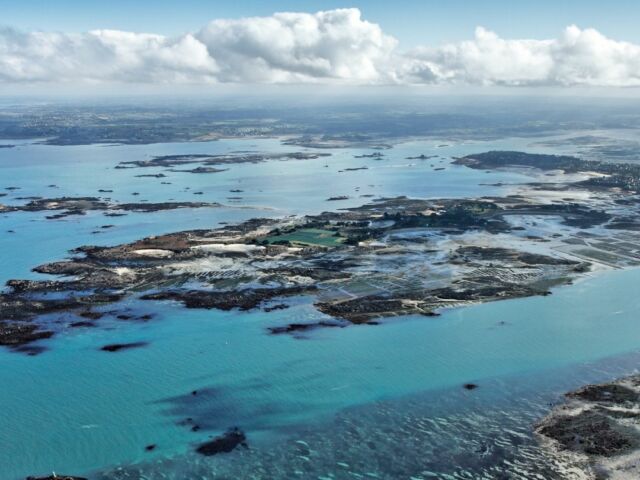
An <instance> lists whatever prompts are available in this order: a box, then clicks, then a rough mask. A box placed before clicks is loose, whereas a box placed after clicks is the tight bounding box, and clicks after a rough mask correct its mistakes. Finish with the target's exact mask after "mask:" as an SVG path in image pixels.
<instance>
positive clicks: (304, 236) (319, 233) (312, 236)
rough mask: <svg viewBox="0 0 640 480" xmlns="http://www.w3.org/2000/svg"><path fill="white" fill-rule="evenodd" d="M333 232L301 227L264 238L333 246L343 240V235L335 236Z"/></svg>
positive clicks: (296, 243)
mask: <svg viewBox="0 0 640 480" xmlns="http://www.w3.org/2000/svg"><path fill="white" fill-rule="evenodd" d="M334 234H335V232H332V231H330V230H323V229H321V228H301V229H300V230H295V231H293V232H290V233H282V234H280V235H270V236H268V237H267V238H265V240H266V241H267V242H268V243H276V242H285V241H288V242H291V244H293V245H317V246H322V247H335V246H338V245H340V244H341V243H342V242H344V238H343V237H335V236H334Z"/></svg>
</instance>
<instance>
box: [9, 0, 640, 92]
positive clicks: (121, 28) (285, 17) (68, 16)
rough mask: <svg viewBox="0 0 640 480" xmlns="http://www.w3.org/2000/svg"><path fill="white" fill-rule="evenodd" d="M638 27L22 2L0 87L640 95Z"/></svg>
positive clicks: (435, 5) (506, 5)
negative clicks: (597, 90) (633, 90)
mask: <svg viewBox="0 0 640 480" xmlns="http://www.w3.org/2000/svg"><path fill="white" fill-rule="evenodd" d="M278 12H291V13H288V14H282V13H278ZM638 18H640V2H639V1H637V0H613V1H608V2H603V1H601V0H600V1H596V0H580V1H577V0H555V1H548V0H537V1H532V0H517V1H514V0H511V1H506V0H446V1H444V0H439V1H436V0H395V1H388V0H387V1H378V0H370V1H359V2H357V1H356V2H351V3H345V2H344V1H334V0H326V1H311V0H297V1H294V0H280V1H271V2H267V1H264V0H262V1H258V0H244V1H243V0H235V1H220V0H208V1H207V0H182V1H169V0H154V1H150V0H136V1H131V0H129V1H124V0H110V1H109V2H105V1H96V0H84V1H80V0H56V1H51V0H49V1H43V0H21V1H15V2H5V5H3V7H2V15H1V16H0V88H2V87H4V88H5V89H6V88H8V87H16V86H25V85H33V86H35V88H45V87H46V86H47V85H84V86H87V85H90V86H96V85H97V86H100V85H105V86H106V85H133V84H136V85H165V86H171V85H222V84H239V85H244V84H252V85H253V84H265V85H266V84H270V85H274V84H276V85H277V84H316V85H340V86H353V85H384V86H390V85H395V86H434V85H446V86H448V87H451V86H454V87H460V88H464V87H470V86H473V87H496V86H498V87H509V88H516V87H527V88H532V87H533V88H538V87H554V88H567V87H569V88H570V87H574V88H575V87H603V88H618V89H619V88H629V87H639V86H640V29H638V28H637V19H638Z"/></svg>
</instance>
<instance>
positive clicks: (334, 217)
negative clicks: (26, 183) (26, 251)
mask: <svg viewBox="0 0 640 480" xmlns="http://www.w3.org/2000/svg"><path fill="white" fill-rule="evenodd" d="M487 155H489V156H488V157H487ZM174 157H175V156H170V157H162V159H163V160H162V162H165V163H171V164H173V163H175V162H178V163H181V162H191V161H193V160H194V159H192V158H191V157H190V156H189V158H187V159H183V158H182V157H181V156H178V157H179V158H174ZM196 157H197V158H196V159H195V160H196V161H200V160H202V159H201V158H200V156H196ZM495 157H497V158H498V160H495ZM538 157H539V156H536V155H528V154H517V155H512V154H511V152H489V154H479V155H474V156H470V157H465V160H464V162H465V164H466V163H469V162H471V164H473V165H469V166H471V167H472V168H475V167H479V165H478V164H477V162H478V161H479V160H478V158H480V159H484V160H482V161H483V162H490V165H489V166H491V167H494V168H500V167H501V166H502V165H503V164H506V163H507V160H504V161H503V159H505V158H506V159H509V160H508V163H509V165H512V164H514V163H515V164H518V163H519V164H521V165H522V166H527V167H529V166H530V164H533V163H535V161H536V159H538ZM206 158H209V156H207V157H206ZM487 158H488V159H489V160H487ZM207 161H208V160H207ZM216 161H217V160H216ZM151 162H154V161H153V160H152V161H151ZM553 162H556V163H555V164H554V163H553ZM576 162H577V163H576ZM579 162H580V160H577V159H573V157H555V156H544V162H543V163H542V166H543V168H550V167H551V166H552V165H556V166H558V167H562V166H566V165H569V166H568V167H567V168H570V169H571V170H572V171H573V170H579V168H578V167H577V165H580V163H579ZM591 163H593V162H589V163H588V164H586V166H585V167H584V168H587V167H588V168H593V165H591ZM565 164H566V165H565ZM139 166H141V165H139ZM481 167H482V168H486V167H487V165H485V163H482V165H481ZM558 178H560V179H562V178H564V177H562V176H560V177H558ZM580 182H581V180H580V178H578V181H576V179H575V178H571V179H570V180H565V183H563V184H561V185H560V184H559V183H558V180H556V181H555V182H553V183H551V184H546V183H545V184H540V183H536V184H535V185H531V186H529V187H526V188H527V189H526V190H525V191H523V193H521V194H518V195H509V196H505V197H484V198H477V199H435V200H424V199H411V198H406V197H397V198H381V199H377V200H374V201H372V202H370V203H368V204H365V205H362V206H360V207H355V208H348V209H342V210H339V211H335V212H324V213H321V214H319V215H312V216H306V217H301V218H285V219H279V220H272V219H253V220H249V221H246V222H244V223H241V224H238V225H233V226H232V225H225V226H223V227H220V228H216V229H202V230H190V231H181V232H175V233H170V234H165V235H159V236H154V237H148V238H144V239H141V240H138V241H135V242H131V243H128V244H122V245H116V246H112V247H97V246H91V245H87V246H82V247H79V248H77V249H75V250H74V251H73V252H71V253H72V256H71V257H70V258H68V259H64V260H61V261H57V262H51V263H47V264H45V265H40V266H37V267H35V268H34V271H35V272H37V273H40V274H45V275H52V276H54V277H56V278H52V279H38V280H22V279H12V280H9V281H8V282H7V287H8V290H7V291H5V292H3V293H0V307H2V312H3V316H2V318H1V319H0V345H5V346H8V347H11V348H13V349H16V350H18V351H20V350H21V349H24V348H25V347H26V346H28V345H30V344H35V345H40V344H41V341H43V340H46V339H47V338H50V337H51V336H53V335H55V334H56V333H57V332H58V331H62V330H64V329H65V328H81V327H89V326H94V325H96V324H97V323H96V322H99V320H100V319H101V318H102V317H104V316H107V317H113V318H118V319H120V318H133V317H135V318H138V317H140V318H142V317H147V318H149V319H150V318H151V317H152V315H147V314H145V313H144V312H143V313H142V314H140V315H133V316H132V315H130V314H129V313H127V312H123V311H121V310H122V307H120V306H119V302H120V301H122V300H124V299H128V298H134V299H138V300H142V301H172V302H178V303H180V304H182V305H183V306H184V307H186V308H202V309H219V310H231V309H239V310H251V309H262V310H264V311H267V312H271V311H277V310H282V309H286V308H288V304H287V301H286V299H287V298H288V297H297V296H308V297H311V298H312V299H313V305H314V306H315V308H316V310H317V311H318V312H320V314H324V315H326V316H327V317H330V318H327V319H326V320H323V319H320V320H314V321H311V322H310V323H309V324H301V323H291V324H288V325H286V324H285V325H282V326H276V327H270V328H269V329H267V331H268V332H269V333H271V334H282V333H286V334H292V335H294V336H300V335H302V334H303V333H304V332H310V331H312V330H315V329H317V328H330V327H333V326H335V325H339V326H344V325H345V324H346V325H349V324H376V323H378V320H379V319H381V318H390V317H394V316H399V315H410V314H414V315H416V314H417V315H423V316H434V315H437V314H438V312H439V310H441V309H443V308H450V307H455V306H462V305H468V304H470V303H478V302H487V301H495V300H502V299H508V298H518V297H526V296H531V295H547V294H549V289H550V288H551V287H553V286H556V285H562V284H567V283H570V282H571V281H572V279H573V278H575V277H577V276H579V275H582V274H584V273H585V272H587V271H588V270H589V268H590V267H589V265H590V263H592V262H594V261H595V262H604V264H606V265H609V266H611V265H613V266H617V264H616V262H620V264H621V265H622V266H624V265H627V264H629V265H631V264H634V262H635V264H640V262H638V261H636V260H634V255H635V256H637V252H636V253H634V252H635V250H630V249H629V248H630V247H629V245H632V244H631V243H630V240H629V235H628V233H626V232H624V235H625V237H624V240H621V241H620V242H619V243H618V244H617V245H619V247H613V246H612V245H613V244H611V240H610V239H608V240H607V241H606V242H605V241H604V240H605V237H602V236H601V234H595V233H593V232H592V231H591V229H594V228H595V229H600V231H602V228H605V229H611V231H615V230H616V229H618V230H621V229H622V227H620V225H621V224H625V225H626V224H628V223H629V222H628V221H627V220H626V219H628V218H629V217H630V216H633V215H636V214H637V205H638V203H637V202H636V201H637V197H636V196H635V191H631V190H620V189H619V188H617V187H616V189H612V190H611V191H610V192H609V193H608V194H607V195H606V196H604V197H594V198H589V199H588V201H582V202H580V201H577V200H576V199H575V198H580V197H579V196H578V197H573V196H572V195H574V190H572V189H573V186H574V185H576V184H579V185H578V186H577V187H576V188H578V189H583V188H585V187H584V185H582V184H581V183H580ZM559 186H561V187H562V189H563V193H562V197H558V196H557V195H556V190H557V189H558V188H559ZM549 195H555V197H554V198H556V199H555V200H553V201H551V202H550V201H548V199H547V198H548V196H549ZM622 204H623V206H621V205H622ZM194 206H206V207H211V206H217V204H205V203H202V204H200V203H191V202H186V203H168V204H157V205H156V204H148V203H142V204H112V203H110V202H108V201H105V200H103V199H99V198H94V197H87V198H80V199H76V198H69V197H61V198H58V199H48V200H47V199H34V200H31V201H30V202H29V203H27V204H26V205H24V206H22V207H10V208H13V209H18V210H19V209H23V210H28V211H39V210H42V209H44V210H59V211H61V212H62V214H69V212H72V213H73V212H76V211H79V212H84V211H87V210H104V211H105V212H107V213H108V212H111V211H113V210H116V211H117V210H136V211H153V209H155V208H187V207H194ZM5 208H6V207H5ZM523 218H524V219H527V218H531V219H534V220H535V219H540V218H550V219H555V220H554V221H557V222H559V223H560V224H562V225H564V226H565V227H567V228H568V229H569V230H568V232H569V233H565V234H555V235H554V238H553V239H549V238H547V239H544V238H541V237H536V236H532V235H527V234H526V229H525V228H524V227H522V226H520V224H519V223H518V221H520V220H518V221H514V220H513V219H523ZM534 223H535V222H534ZM585 239H586V240H585ZM590 239H594V240H593V241H591V240H590ZM544 243H547V244H549V245H547V246H545V247H542V245H543V244H544ZM606 243H608V245H607V251H606V252H604V251H602V250H598V249H597V248H594V247H596V246H598V245H600V244H606ZM598 248H599V247H598ZM615 248H617V250H616V249H615ZM616 252H617V254H619V255H620V256H619V257H616V256H615V255H614V253H616ZM612 258H613V260H612ZM639 260H640V259H639ZM343 322H344V323H343ZM29 351H30V353H31V354H35V353H38V352H39V351H40V350H38V349H31V350H29Z"/></svg>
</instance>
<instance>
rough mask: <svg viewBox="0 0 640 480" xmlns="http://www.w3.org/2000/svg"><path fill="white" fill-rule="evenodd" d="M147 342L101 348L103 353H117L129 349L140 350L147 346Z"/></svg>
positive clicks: (118, 344) (117, 344)
mask: <svg viewBox="0 0 640 480" xmlns="http://www.w3.org/2000/svg"><path fill="white" fill-rule="evenodd" d="M147 345H148V343H147V342H131V343H112V344H109V345H105V346H104V347H101V348H100V350H102V351H104V352H119V351H120V350H129V349H131V348H140V347H145V346H147Z"/></svg>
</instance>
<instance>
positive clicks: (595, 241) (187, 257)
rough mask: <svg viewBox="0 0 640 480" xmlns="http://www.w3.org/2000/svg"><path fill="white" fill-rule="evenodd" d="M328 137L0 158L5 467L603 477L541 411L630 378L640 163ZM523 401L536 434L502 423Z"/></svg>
mask: <svg viewBox="0 0 640 480" xmlns="http://www.w3.org/2000/svg"><path fill="white" fill-rule="evenodd" d="M13 143H17V142H13ZM317 147H318V145H312V146H311V147H310V148H308V149H307V148H305V147H303V146H301V145H300V142H293V144H292V142H280V141H279V140H277V139H267V140H265V139H246V140H238V139H233V140H218V141H216V142H203V143H197V144H193V143H178V144H156V145H135V146H131V145H129V146H109V147H106V146H100V145H89V146H65V147H57V146H52V145H41V144H25V143H20V144H17V146H16V147H15V148H11V149H5V150H3V151H2V152H0V168H1V169H4V170H5V171H6V173H7V175H11V176H10V177H9V176H7V178H11V179H12V180H11V185H7V186H6V187H3V188H7V190H6V192H7V195H6V196H5V197H3V198H2V203H3V207H0V208H2V209H3V210H2V211H1V214H0V215H1V218H0V220H1V222H2V223H1V224H0V228H2V229H3V230H4V231H6V232H7V233H6V235H4V236H3V240H2V241H3V249H4V250H3V251H4V252H5V253H6V255H4V256H3V260H2V267H3V268H2V277H3V278H2V279H3V281H5V282H6V288H5V290H4V291H3V292H2V294H1V297H0V302H1V308H2V310H1V311H2V320H1V321H2V326H1V328H0V339H1V343H2V344H3V345H5V346H6V348H4V349H3V350H2V352H1V353H0V355H1V356H2V358H3V362H4V363H5V364H6V365H7V369H6V370H5V371H3V373H2V376H3V377H4V378H3V384H4V385H9V388H7V389H6V391H4V392H3V393H2V394H0V395H1V398H2V404H3V405H4V406H5V408H4V409H3V412H2V413H0V415H1V416H2V424H3V425H4V426H6V428H4V429H3V430H2V432H1V433H0V435H1V436H2V439H3V444H5V443H6V444H7V445H10V447H9V448H8V449H6V451H4V452H3V453H0V455H1V456H2V461H1V463H2V465H7V469H6V471H7V472H9V473H8V474H7V475H8V478H11V479H14V478H15V479H18V478H24V477H26V476H28V475H40V476H43V477H44V476H46V475H48V474H50V472H51V471H54V470H55V471H56V472H64V473H69V474H74V475H80V476H84V477H88V478H100V479H102V478H105V479H106V478H117V479H120V478H122V479H124V478H140V476H141V475H144V476H148V477H150V478H184V475H187V474H188V475H191V476H193V475H196V474H199V475H201V476H202V475H205V476H206V475H214V477H213V478H230V477H233V476H235V477H236V478H238V476H240V477H241V478H245V477H246V476H247V475H250V473H249V472H258V473H257V474H256V475H258V476H257V477H256V478H291V477H292V476H297V477H300V478H317V477H318V476H323V475H327V476H329V478H331V477H333V478H357V477H358V476H361V477H363V478H366V477H367V476H369V477H372V478H376V477H377V478H397V475H399V474H401V475H407V476H413V477H415V478H429V477H430V476H431V477H433V476H434V475H435V476H436V477H437V476H438V475H445V474H448V475H467V476H468V475H472V476H473V475H481V474H486V475H490V474H496V470H492V468H495V466H496V465H501V466H502V467H501V468H503V469H507V465H510V464H514V465H519V467H518V468H515V469H514V470H513V471H511V473H512V475H514V478H528V477H527V476H526V475H530V474H534V473H537V474H541V475H545V478H582V477H580V475H582V473H581V472H588V468H589V466H588V465H586V466H585V462H584V461H582V460H580V459H577V460H576V459H564V457H562V456H561V455H560V456H557V455H556V454H555V453H554V454H549V453H547V451H546V449H545V448H544V447H543V446H539V444H538V442H537V441H536V437H535V433H534V425H535V424H536V422H537V421H539V420H540V419H541V418H542V417H543V416H544V413H545V410H544V405H545V402H546V403H547V404H548V402H550V401H551V402H554V401H556V400H557V399H558V398H559V395H560V394H561V393H562V392H563V391H564V390H565V389H566V390H568V389H572V388H577V387H578V386H579V385H580V383H579V382H580V381H600V380H607V379H608V378H607V377H606V375H605V374H604V373H603V372H615V374H616V375H617V374H619V373H621V374H626V373H631V372H630V371H629V369H630V368H631V367H630V364H631V363H632V362H626V361H621V360H619V358H621V357H619V356H620V355H629V354H630V352H633V351H634V350H635V349H636V347H635V346H634V345H637V340H638V336H637V333H636V329H635V328H634V320H633V319H634V312H635V311H637V305H636V303H637V301H638V300H637V298H636V297H637V295H633V293H632V292H633V289H634V285H635V283H634V282H635V281H636V280H637V270H635V269H634V268H633V267H636V266H637V265H638V262H640V255H639V252H640V233H639V232H638V228H637V227H636V218H637V214H638V212H637V209H638V208H639V207H640V204H639V203H638V200H637V196H636V192H635V186H636V183H634V180H633V179H634V178H635V179H636V180H637V173H638V172H637V171H636V170H635V169H634V168H631V167H620V168H618V169H616V170H614V168H615V167H611V166H609V165H608V164H607V165H605V166H602V165H600V164H596V163H594V162H582V161H581V160H578V159H574V160H571V161H570V164H571V167H570V168H569V167H567V165H568V164H567V162H568V160H567V158H568V153H570V152H565V151H561V152H558V149H559V147H558V146H557V145H555V144H554V145H553V146H531V145H530V142H529V141H527V140H525V139H517V138H516V139H507V140H501V141H473V142H468V143H448V144H445V143H443V142H442V141H411V142H404V143H399V144H396V145H394V146H393V148H387V149H386V150H385V151H384V155H383V154H381V153H379V151H378V150H373V151H372V149H371V148H370V146H362V147H359V148H345V147H344V146H342V147H341V148H326V150H324V148H325V147H326V146H323V152H322V154H318V152H317V151H316V150H314V149H316V148H317ZM567 148H569V147H567ZM518 151H520V152H523V151H526V152H530V153H527V154H524V153H514V152H518ZM202 152H207V153H202ZM247 152H251V153H247ZM486 152H493V153H494V155H493V156H489V154H488V153H486ZM496 152H499V155H498V157H497V158H498V159H500V158H502V159H504V158H507V159H508V161H504V160H500V161H499V162H498V161H497V160H495V158H496V155H495V154H496ZM531 153H539V154H544V162H543V161H542V157H536V156H535V155H531ZM556 153H560V154H562V156H556ZM45 157H46V161H45ZM52 158H53V160H51V159H52ZM234 158H238V159H239V161H238V162H234V161H233V159H234ZM571 158H573V157H571ZM158 159H160V160H158ZM221 159H222V160H221ZM243 159H244V160H243ZM9 160H11V161H10V162H9ZM21 160H22V162H21ZM167 162H168V163H167ZM176 162H178V163H176ZM210 162H214V163H210ZM220 162H222V164H224V167H225V168H224V169H218V168H217V167H216V165H220V164H221V163H220ZM575 162H577V163H575ZM183 163H187V164H188V166H189V168H186V169H183V168H182V165H183ZM193 164H195V165H193ZM123 165H124V166H126V168H117V167H122V166H123ZM178 165H180V168H175V167H176V166H178ZM191 166H194V168H200V167H203V168H210V167H211V168H215V169H216V171H215V172H195V171H194V170H193V169H191ZM365 167H366V168H365ZM140 169H145V170H144V171H145V172H146V171H147V170H146V169H150V171H151V172H152V173H151V174H149V175H147V174H146V173H145V174H144V176H141V174H140ZM34 172H38V174H37V175H34ZM103 172H108V173H109V176H108V177H106V176H105V175H104V174H103ZM194 173H212V175H194ZM160 175H162V176H160ZM105 178H109V181H108V182H107V181H105ZM100 190H102V192H101V191H100ZM239 191H240V192H241V194H242V196H241V197H238V195H233V196H234V197H235V198H234V201H235V202H237V204H235V203H234V204H233V205H230V204H228V199H229V195H230V193H231V192H234V193H238V192H239ZM200 192H202V198H201V199H200V200H202V201H201V202H193V201H192V199H193V194H194V193H200ZM107 193H108V197H105V196H104V195H103V194H107ZM131 197H134V198H135V201H132V198H131ZM330 198H340V199H341V201H340V202H327V199H330ZM123 205H124V206H126V207H123ZM50 210H55V211H58V213H62V214H63V215H59V216H58V215H56V214H55V213H54V215H51V212H50ZM121 213H126V215H120V214H121ZM113 214H116V216H111V215H113ZM105 216H106V218H105ZM52 217H53V218H52ZM107 219H108V222H109V223H108V224H105V220H107ZM9 232H10V233H9ZM25 245H28V249H29V253H28V254H24V253H23V252H24V249H25ZM569 284H574V285H571V286H568V285H569ZM605 299H606V300H605ZM611 305H619V308H616V309H615V310H614V311H612V309H611ZM603 322H610V323H611V322H615V325H616V328H605V327H603ZM607 359H608V360H607ZM589 365H591V367H589ZM593 365H596V366H595V367H594V366H593ZM571 367H574V369H572V368H571ZM575 371H578V372H580V374H579V375H578V374H575V373H570V374H568V373H567V372H575ZM69 372H73V373H71V374H70V373H69ZM545 375H548V377H547V380H548V379H549V378H553V379H554V380H553V381H548V383H545V380H544V379H545ZM534 380H535V381H534ZM527 381H531V382H532V383H531V385H529V386H526V387H525V386H523V385H524V384H526V383H527ZM509 384H510V385H511V386H508V385H509ZM469 385H473V386H474V387H475V388H467V386H469ZM534 385H535V389H536V393H535V394H534V393H533V390H534ZM123 392H127V394H126V395H123ZM501 394H502V395H505V396H508V397H509V400H505V402H506V403H505V404H504V405H503V406H504V408H505V409H507V410H508V411H509V412H510V413H509V419H508V420H505V422H504V424H503V425H502V427H505V425H509V426H510V427H513V428H512V430H511V431H512V432H517V433H515V434H511V433H507V434H500V433H498V431H499V430H500V428H499V427H500V422H499V421H498V420H496V418H494V417H492V416H493V415H498V413H497V411H496V410H492V409H489V410H487V413H486V414H484V415H483V414H481V413H479V412H480V411H482V410H483V409H484V408H485V407H486V406H488V405H490V404H492V403H493V404H494V405H495V404H496V403H495V402H496V397H500V396H501ZM446 396H449V398H451V399H453V400H450V401H447V402H445V403H442V400H439V399H442V398H444V397H446ZM24 399H28V401H24ZM417 399H421V400H417ZM424 402H427V403H430V404H431V405H432V407H430V408H432V410H429V409H427V410H423V407H422V406H419V405H422V404H423V403H424ZM507 404H508V406H507ZM505 411H506V410H505ZM353 412H358V413H357V414H355V413H353ZM465 412H466V414H468V415H467V417H466V420H465V419H463V418H462V417H461V416H464V415H465ZM471 412H475V413H471ZM353 415H356V416H357V415H362V416H363V417H362V418H364V420H363V421H358V420H355V417H354V416H353ZM474 415H479V416H476V417H474ZM456 416H457V417H456ZM43 418H46V419H47V420H46V421H47V425H48V426H47V429H46V430H47V431H46V432H45V433H42V431H41V430H42V429H41V428H39V427H38V422H39V421H40V422H41V421H42V419H43ZM456 418H457V420H455V419H456ZM474 418H475V420H476V421H477V425H478V427H477V428H476V430H477V431H476V432H475V433H474V435H476V436H473V435H472V436H471V438H472V439H473V440H472V441H471V443H462V444H461V445H462V446H461V447H460V450H455V452H457V453H456V454H455V455H456V457H455V461H453V459H452V458H448V457H447V455H445V454H444V453H443V452H445V451H447V449H448V448H449V447H450V445H453V444H455V443H456V441H457V440H456V438H458V440H459V439H460V438H461V436H465V435H466V436H468V435H469V432H472V431H473V430H474V428H473V425H471V424H469V423H465V422H469V421H471V423H473V420H472V419H474ZM460 422H462V423H460ZM492 422H493V423H492ZM323 425H324V426H323ZM483 425H494V426H496V427H495V429H494V428H493V427H491V428H486V429H485V428H484V426H483ZM37 432H38V433H37ZM434 435H438V436H439V437H440V443H439V445H440V448H441V449H440V450H429V452H430V453H429V455H428V456H427V457H426V458H420V456H419V455H413V454H410V453H407V452H411V451H412V449H416V451H418V450H420V449H422V448H423V447H424V445H426V443H427V442H429V441H431V442H433V439H434ZM501 435H502V436H501ZM505 435H506V436H505ZM390 442H391V443H390ZM447 442H449V443H447ZM474 442H475V443H474ZM52 444H54V445H57V446H55V447H53V448H52V447H51V445H52ZM45 445H47V447H45ZM149 446H153V448H148V447H149ZM448 446H449V447H448ZM45 450H46V451H47V452H48V453H47V454H46V455H44V456H43V455H41V452H42V451H45ZM276 451H280V452H282V454H277V453H276ZM87 452H91V453H90V454H87ZM202 452H205V453H204V454H203V453H202ZM207 452H214V453H215V454H211V455H209V454H208V453H207ZM332 452H333V453H332ZM339 452H342V453H339ZM391 452H395V453H393V454H392V453H391ZM465 456H467V457H468V459H467V460H464V461H463V457H465ZM400 457H402V458H404V457H406V458H407V459H408V458H412V459H413V460H406V461H405V460H402V461H399V460H398V461H396V460H394V459H395V458H400ZM445 457H447V458H448V460H447V458H445ZM561 457H562V458H561ZM373 459H375V461H374V460H373ZM385 459H386V460H385ZM455 465H457V467H456V468H458V469H459V470H458V471H457V472H456V471H453V470H451V469H452V468H453V466H455ZM519 469H520V470H519ZM518 471H520V472H526V474H524V473H518ZM260 472H262V473H260ZM492 472H493V473H492ZM243 475H244V477H243ZM260 475H262V476H260ZM518 475H521V476H520V477H518ZM571 475H575V476H574V477H572V476H571ZM584 475H587V473H584ZM247 478H248V477H247ZM585 478H588V477H585Z"/></svg>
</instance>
